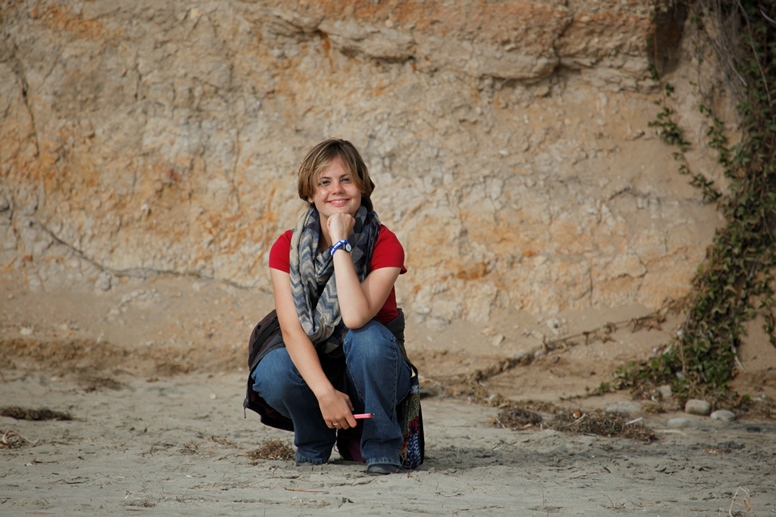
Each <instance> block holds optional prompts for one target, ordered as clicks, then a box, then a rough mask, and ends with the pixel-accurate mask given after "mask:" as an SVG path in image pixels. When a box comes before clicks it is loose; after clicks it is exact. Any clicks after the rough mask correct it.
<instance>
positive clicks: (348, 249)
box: [342, 242, 353, 253]
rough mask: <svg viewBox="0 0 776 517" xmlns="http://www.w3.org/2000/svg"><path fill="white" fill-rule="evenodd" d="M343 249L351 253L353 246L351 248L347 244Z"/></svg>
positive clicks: (347, 243)
mask: <svg viewBox="0 0 776 517" xmlns="http://www.w3.org/2000/svg"><path fill="white" fill-rule="evenodd" d="M342 249H344V250H345V251H347V252H348V253H350V251H351V250H352V249H353V246H351V245H350V243H349V242H346V243H345V245H344V246H342Z"/></svg>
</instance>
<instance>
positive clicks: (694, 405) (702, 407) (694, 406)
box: [684, 399, 711, 416]
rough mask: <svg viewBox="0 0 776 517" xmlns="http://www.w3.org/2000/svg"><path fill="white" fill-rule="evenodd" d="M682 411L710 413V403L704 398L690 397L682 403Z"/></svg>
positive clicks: (698, 413)
mask: <svg viewBox="0 0 776 517" xmlns="http://www.w3.org/2000/svg"><path fill="white" fill-rule="evenodd" d="M684 412H685V413H689V414H691V415H701V416H707V415H708V414H709V413H711V404H709V403H708V402H706V401H705V400H699V399H690V400H688V401H687V403H686V404H685V405H684Z"/></svg>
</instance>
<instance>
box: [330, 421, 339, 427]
mask: <svg viewBox="0 0 776 517" xmlns="http://www.w3.org/2000/svg"><path fill="white" fill-rule="evenodd" d="M331 425H333V426H334V427H337V426H339V424H338V423H337V422H334V423H333V424H331Z"/></svg>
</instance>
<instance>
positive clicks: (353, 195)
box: [308, 158, 361, 219]
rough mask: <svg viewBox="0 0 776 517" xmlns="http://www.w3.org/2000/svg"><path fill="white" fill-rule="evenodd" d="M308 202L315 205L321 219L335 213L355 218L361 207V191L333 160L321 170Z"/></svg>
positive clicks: (343, 167) (337, 159)
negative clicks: (313, 192)
mask: <svg viewBox="0 0 776 517" xmlns="http://www.w3.org/2000/svg"><path fill="white" fill-rule="evenodd" d="M308 201H309V202H310V203H312V204H314V205H315V208H316V209H317V210H318V213H319V214H320V215H321V217H322V218H323V219H327V218H328V217H329V216H330V215H332V214H335V213H346V214H350V215H352V216H354V217H355V215H356V212H357V211H358V208H359V207H360V206H361V191H360V190H359V188H358V186H356V184H355V182H354V181H353V178H352V177H351V174H350V172H348V170H347V169H346V168H345V166H344V165H343V163H342V161H341V160H340V159H339V158H334V159H333V160H331V161H330V162H329V164H328V165H327V166H325V167H324V168H323V169H321V172H320V174H319V175H318V178H317V183H316V189H315V194H313V195H312V196H310V198H309V199H308Z"/></svg>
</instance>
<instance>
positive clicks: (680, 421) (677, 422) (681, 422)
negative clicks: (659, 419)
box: [666, 418, 693, 429]
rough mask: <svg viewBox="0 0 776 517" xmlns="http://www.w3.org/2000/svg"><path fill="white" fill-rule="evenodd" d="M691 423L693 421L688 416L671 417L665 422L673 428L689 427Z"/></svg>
mask: <svg viewBox="0 0 776 517" xmlns="http://www.w3.org/2000/svg"><path fill="white" fill-rule="evenodd" d="M692 425H693V421H692V420H690V419H689V418H672V419H671V420H669V421H668V422H666V427H671V428H674V429H679V428H682V427H691V426H692Z"/></svg>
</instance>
